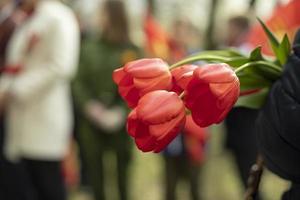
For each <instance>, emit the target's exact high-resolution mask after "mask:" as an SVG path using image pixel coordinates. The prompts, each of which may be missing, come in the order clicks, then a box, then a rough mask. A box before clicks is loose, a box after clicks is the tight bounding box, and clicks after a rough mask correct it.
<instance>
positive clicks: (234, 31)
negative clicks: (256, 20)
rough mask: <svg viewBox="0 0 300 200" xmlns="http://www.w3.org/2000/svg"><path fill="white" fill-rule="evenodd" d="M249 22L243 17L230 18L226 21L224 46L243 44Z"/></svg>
mask: <svg viewBox="0 0 300 200" xmlns="http://www.w3.org/2000/svg"><path fill="white" fill-rule="evenodd" d="M249 28H250V22H249V19H248V18H247V17H245V16H236V17H232V18H230V19H229V21H228V30H227V37H226V45H228V46H239V45H241V44H242V43H243V42H244V39H245V37H246V35H247V33H248V31H249Z"/></svg>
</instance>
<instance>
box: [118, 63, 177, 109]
mask: <svg viewBox="0 0 300 200" xmlns="http://www.w3.org/2000/svg"><path fill="white" fill-rule="evenodd" d="M113 80H114V82H115V83H116V84H117V85H118V86H119V93H120V95H121V96H122V98H123V99H124V100H125V101H126V102H127V104H128V106H129V107H131V108H134V107H135V106H136V105H137V103H138V100H139V99H140V98H141V97H142V96H143V95H145V94H146V93H148V92H151V91H154V90H169V89H170V88H171V86H172V77H171V73H170V71H169V68H168V65H167V63H165V62H164V61H163V60H161V59H159V58H152V59H140V60H135V61H132V62H129V63H127V64H126V65H125V66H124V67H122V68H119V69H116V70H115V71H114V72H113Z"/></svg>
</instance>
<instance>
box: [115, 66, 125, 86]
mask: <svg viewBox="0 0 300 200" xmlns="http://www.w3.org/2000/svg"><path fill="white" fill-rule="evenodd" d="M125 75H126V73H125V72H124V68H123V67H122V68H118V69H116V70H114V72H113V80H114V82H115V83H116V84H119V83H120V82H121V80H122V79H123V78H124V76H125Z"/></svg>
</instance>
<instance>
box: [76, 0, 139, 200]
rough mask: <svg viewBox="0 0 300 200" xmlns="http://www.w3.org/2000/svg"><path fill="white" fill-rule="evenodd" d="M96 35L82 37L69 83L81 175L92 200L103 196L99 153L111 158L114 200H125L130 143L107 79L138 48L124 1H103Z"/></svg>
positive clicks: (135, 54)
mask: <svg viewBox="0 0 300 200" xmlns="http://www.w3.org/2000/svg"><path fill="white" fill-rule="evenodd" d="M100 27H101V29H102V32H101V34H99V35H97V36H95V37H85V38H84V39H83V41H82V49H81V57H80V67H79V73H78V76H77V78H76V80H75V83H74V90H73V91H74V96H75V104H76V107H77V108H76V109H78V110H79V111H80V113H81V117H82V119H81V120H80V121H79V122H78V123H79V131H78V133H79V140H81V151H82V152H83V156H84V158H85V161H86V167H87V174H88V178H89V181H90V184H91V186H92V188H93V191H94V194H95V198H96V199H97V200H103V199H106V194H105V192H104V191H105V186H106V185H107V182H106V181H105V179H106V178H109V179H111V178H115V177H105V175H106V174H105V164H104V163H105V162H106V160H105V159H104V158H105V155H107V153H109V152H110V153H113V154H112V155H114V156H116V168H117V169H116V171H117V173H116V178H117V189H118V194H119V199H122V200H126V199H128V187H129V184H128V166H129V164H130V157H131V149H132V147H131V141H130V137H128V135H127V134H126V130H125V126H124V125H125V114H126V108H125V105H123V103H122V99H121V97H120V96H119V95H118V90H117V87H116V86H115V84H114V83H113V81H112V72H113V70H114V69H116V68H118V67H120V66H122V65H124V64H125V63H127V62H129V61H131V60H134V59H137V58H138V56H139V54H140V51H139V49H138V48H137V47H136V46H135V45H134V44H133V43H132V42H131V40H130V38H129V27H128V19H127V14H126V11H125V7H124V3H123V2H122V1H118V0H108V1H105V2H104V4H103V9H102V10H101V19H100Z"/></svg>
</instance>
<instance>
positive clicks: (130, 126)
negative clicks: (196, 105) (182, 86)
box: [127, 90, 185, 153]
mask: <svg viewBox="0 0 300 200" xmlns="http://www.w3.org/2000/svg"><path fill="white" fill-rule="evenodd" d="M184 123H185V106H184V103H183V101H182V100H181V99H180V98H179V96H178V95H177V94H176V93H174V92H168V91H165V90H157V91H153V92H150V93H147V94H146V95H144V96H143V97H142V98H141V99H140V101H139V102H138V105H137V107H136V108H134V109H133V110H132V111H131V113H130V114H129V116H128V119H127V132H128V133H129V135H130V136H131V137H133V138H134V140H135V143H136V145H137V147H138V148H139V149H140V150H142V151H143V152H149V151H154V152H155V153H158V152H160V151H162V150H163V149H164V148H165V147H166V146H167V145H168V144H169V143H170V142H171V141H172V140H173V139H174V138H175V137H176V136H177V135H178V133H179V131H180V130H181V128H183V126H184Z"/></svg>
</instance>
